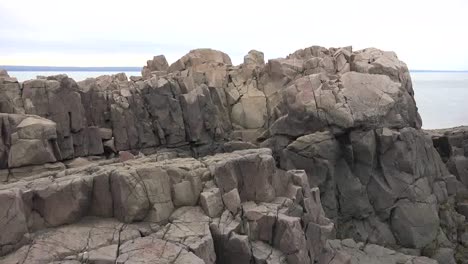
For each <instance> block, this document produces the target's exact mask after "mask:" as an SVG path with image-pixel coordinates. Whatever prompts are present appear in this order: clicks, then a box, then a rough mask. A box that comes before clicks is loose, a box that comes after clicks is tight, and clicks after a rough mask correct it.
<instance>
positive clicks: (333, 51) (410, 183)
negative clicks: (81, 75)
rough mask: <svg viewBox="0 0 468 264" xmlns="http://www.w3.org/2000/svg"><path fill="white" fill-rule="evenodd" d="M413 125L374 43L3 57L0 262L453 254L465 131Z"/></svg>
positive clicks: (463, 207)
mask: <svg viewBox="0 0 468 264" xmlns="http://www.w3.org/2000/svg"><path fill="white" fill-rule="evenodd" d="M421 124H422V121H421V118H420V117H419V114H418V111H417V106H416V102H415V100H414V91H413V89H412V83H411V78H410V75H409V71H408V68H407V66H406V65H405V64H404V63H403V62H401V61H400V60H398V58H397V56H396V55H395V53H393V52H385V51H381V50H378V49H375V48H370V49H365V50H360V51H353V50H352V48H351V47H345V48H330V49H326V48H323V47H318V46H312V47H309V48H305V49H302V50H298V51H296V52H294V53H292V54H290V55H288V56H287V57H286V58H279V59H272V60H269V61H267V62H265V60H264V57H263V53H261V52H259V51H255V50H252V51H250V52H249V53H248V54H247V55H246V56H245V57H244V63H243V64H241V65H238V66H233V65H232V62H231V60H230V58H229V56H228V55H227V54H225V53H223V52H220V51H216V50H211V49H198V50H193V51H191V52H189V53H188V54H187V55H185V56H183V57H182V58H181V59H179V60H178V61H176V62H174V63H173V64H171V65H169V63H168V62H167V61H166V59H165V57H164V56H162V55H159V56H155V57H154V58H153V59H152V60H149V61H148V62H147V65H146V66H145V67H144V68H143V70H142V76H141V77H130V79H128V78H127V76H125V75H124V74H117V75H113V76H101V77H97V78H89V79H86V80H84V81H81V82H78V83H77V82H75V81H74V80H73V79H71V78H69V77H67V76H66V75H56V76H48V77H38V78H37V79H35V80H29V81H25V82H23V83H19V82H18V81H17V80H16V79H15V78H13V77H10V76H9V75H8V73H6V72H4V71H2V72H1V74H0V128H1V129H0V181H1V184H0V234H1V236H0V263H25V264H26V263H122V264H123V263H126V264H131V263H219V264H224V263H239V264H243V263H249V264H250V263H262V264H263V263H292V264H295V263H297V264H308V263H319V264H325V263H327V264H331V263H334V264H340V263H355V264H358V263H360V264H363V263H405V264H410V263H412V264H416V263H419V264H422V263H430V264H433V263H456V262H455V261H458V263H468V262H467V261H466V259H468V258H467V257H465V256H467V255H468V253H466V252H468V251H467V247H468V232H466V230H468V229H467V226H466V222H465V218H466V217H467V216H468V209H467V208H468V202H466V201H468V195H467V193H468V192H467V186H466V181H465V180H466V179H465V178H466V177H468V175H465V174H466V170H465V169H464V167H463V166H464V165H463V164H464V161H463V159H464V157H466V156H467V155H466V153H467V152H466V151H465V152H463V149H465V150H466V146H465V145H466V144H465V143H466V142H465V141H466V138H465V135H466V133H465V132H463V131H464V130H463V131H462V130H457V131H451V132H447V131H435V132H434V131H432V132H428V131H423V130H421ZM460 131H462V132H460Z"/></svg>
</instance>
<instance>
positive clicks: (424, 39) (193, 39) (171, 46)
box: [0, 0, 468, 70]
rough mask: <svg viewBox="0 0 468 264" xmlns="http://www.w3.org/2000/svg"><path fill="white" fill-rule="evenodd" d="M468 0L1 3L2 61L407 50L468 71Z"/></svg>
mask: <svg viewBox="0 0 468 264" xmlns="http://www.w3.org/2000/svg"><path fill="white" fill-rule="evenodd" d="M467 2H468V1H467V0H443V1H442V0H441V1H435V0H392V1H378V0H335V1H333V0H331V1H330V0H327V1H325V0H321V1H313V0H308V1H307V0H304V1H299V0H297V1H295V0H289V1H284V0H282V1H273V0H270V1H254V0H236V1H234V0H233V1H223V0H195V1H193V0H192V1H169V0H166V1H144V0H132V1H128V0H127V1H119V0H99V1H98V0H79V1H67V0H41V1H38V0H0V65H45V66H142V65H143V64H145V62H146V60H147V59H149V58H151V57H152V56H153V55H158V54H164V55H166V57H167V58H168V60H169V62H173V61H175V60H176V59H178V58H179V57H180V56H182V55H184V54H185V53H187V52H188V51H189V50H190V49H194V48H205V47H209V48H214V49H219V50H222V51H224V52H226V53H228V54H229V55H230V56H231V58H232V59H233V62H234V63H235V64H238V63H241V62H242V58H243V56H244V55H245V54H246V53H247V52H248V51H249V50H250V49H258V50H261V51H263V52H264V53H265V56H266V58H276V57H284V56H286V55H288V54H289V53H291V52H293V51H295V50H297V49H300V48H304V47H308V46H311V45H320V46H325V47H338V46H347V45H352V46H353V47H354V49H362V48H365V47H377V48H380V49H384V50H393V51H395V52H397V54H398V56H399V57H400V59H402V60H403V61H405V62H406V63H407V64H408V66H409V67H410V68H411V69H433V70H468V34H467V32H468V30H467V29H466V27H467V26H468V3H467Z"/></svg>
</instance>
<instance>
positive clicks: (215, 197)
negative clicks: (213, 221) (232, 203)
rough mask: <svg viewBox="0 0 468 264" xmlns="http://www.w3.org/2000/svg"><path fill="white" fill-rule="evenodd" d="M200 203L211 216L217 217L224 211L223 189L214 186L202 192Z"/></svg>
mask: <svg viewBox="0 0 468 264" xmlns="http://www.w3.org/2000/svg"><path fill="white" fill-rule="evenodd" d="M200 204H201V206H202V208H203V210H204V211H205V213H206V214H207V215H208V216H209V217H217V216H219V215H220V214H221V212H222V211H223V209H224V207H223V201H222V200H221V191H220V190H219V189H218V188H213V189H210V190H207V191H205V192H202V193H201V194H200Z"/></svg>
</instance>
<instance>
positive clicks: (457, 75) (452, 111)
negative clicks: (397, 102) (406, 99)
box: [411, 72, 468, 129]
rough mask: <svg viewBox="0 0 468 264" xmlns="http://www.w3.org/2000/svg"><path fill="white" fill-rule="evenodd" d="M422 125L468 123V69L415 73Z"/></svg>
mask: <svg viewBox="0 0 468 264" xmlns="http://www.w3.org/2000/svg"><path fill="white" fill-rule="evenodd" d="M411 77H412V80H413V88H414V94H415V98H416V104H417V106H418V108H419V114H420V115H421V118H422V120H423V128H426V129H431V128H447V127H454V126H461V125H468V72H412V73H411Z"/></svg>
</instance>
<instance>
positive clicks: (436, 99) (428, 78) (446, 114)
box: [9, 71, 468, 129]
mask: <svg viewBox="0 0 468 264" xmlns="http://www.w3.org/2000/svg"><path fill="white" fill-rule="evenodd" d="M116 73H117V72H102V71H100V72H90V71H74V72H66V74H67V75H68V76H70V77H72V78H73V79H75V80H76V81H81V80H84V79H86V78H89V77H97V76H100V75H105V74H116ZM9 74H10V75H11V76H14V77H16V78H18V80H19V81H25V80H29V79H35V78H36V76H37V75H44V76H48V75H55V74H58V72H33V71H10V72H9ZM126 74H127V76H128V77H130V76H132V75H133V76H140V75H141V73H140V72H126ZM411 77H412V80H413V87H414V92H415V97H416V103H417V105H418V108H419V113H420V114H421V117H422V119H423V128H426V129H432V128H447V127H454V126H460V125H468V72H412V73H411Z"/></svg>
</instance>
